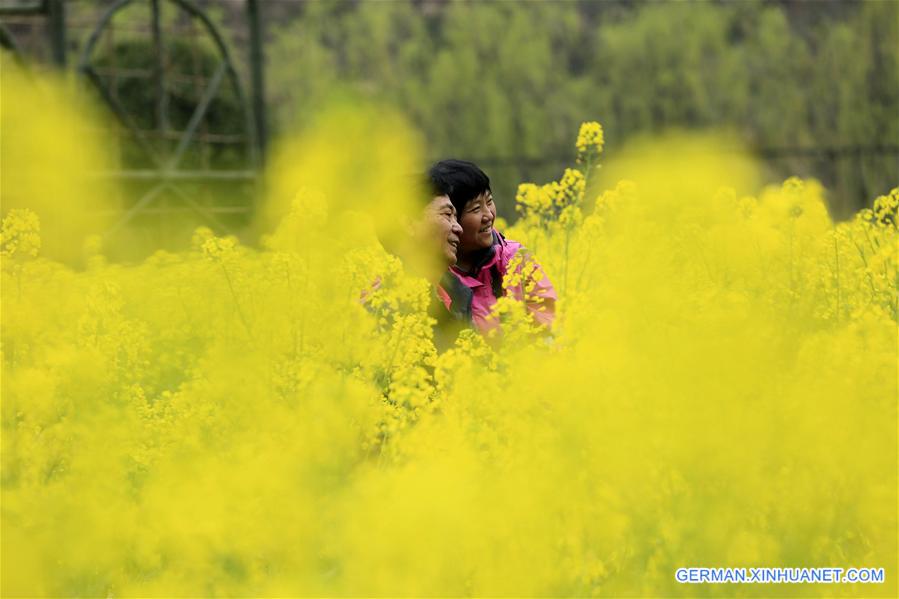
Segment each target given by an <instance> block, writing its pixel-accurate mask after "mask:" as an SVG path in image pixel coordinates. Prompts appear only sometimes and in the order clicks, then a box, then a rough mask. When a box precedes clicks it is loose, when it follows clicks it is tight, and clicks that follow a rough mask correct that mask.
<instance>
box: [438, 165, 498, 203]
mask: <svg viewBox="0 0 899 599" xmlns="http://www.w3.org/2000/svg"><path fill="white" fill-rule="evenodd" d="M428 179H429V180H430V185H431V188H432V189H433V190H434V191H435V195H444V194H445V195H448V196H449V198H450V201H451V202H452V203H453V206H454V207H455V208H456V214H462V210H463V209H464V208H465V204H467V203H468V202H469V201H470V200H473V199H474V198H476V197H478V196H479V195H481V194H482V193H484V192H487V191H491V189H490V177H488V176H487V174H486V173H484V171H482V170H481V169H480V168H478V166H477V165H476V164H475V163H473V162H468V161H467V160H456V159H448V160H441V161H440V162H437V163H435V164H434V165H433V166H431V168H430V169H428ZM438 192H439V193H438Z"/></svg>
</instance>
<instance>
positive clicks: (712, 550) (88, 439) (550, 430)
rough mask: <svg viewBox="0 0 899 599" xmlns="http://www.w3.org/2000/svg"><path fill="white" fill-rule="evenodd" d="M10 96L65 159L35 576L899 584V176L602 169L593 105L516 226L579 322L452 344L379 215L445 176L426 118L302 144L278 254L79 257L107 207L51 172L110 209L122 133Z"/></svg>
mask: <svg viewBox="0 0 899 599" xmlns="http://www.w3.org/2000/svg"><path fill="white" fill-rule="evenodd" d="M22 85H25V84H24V83H23V84H22ZM10 89H11V88H6V89H5V90H4V91H5V97H4V105H3V122H2V126H3V134H4V135H3V137H4V140H5V142H4V143H12V142H11V141H10V140H17V139H18V140H27V141H28V143H29V144H30V146H29V147H33V148H36V149H45V150H46V154H43V155H42V154H41V152H38V151H35V152H34V154H33V155H32V156H31V157H30V158H31V159H33V160H36V161H37V162H36V163H34V164H32V167H31V169H30V170H29V169H26V168H24V167H23V168H22V169H18V170H14V169H13V166H14V165H15V161H16V157H15V154H10V153H9V150H10V147H6V146H5V147H4V148H3V152H4V158H5V166H4V173H3V177H4V183H3V202H4V209H3V223H2V433H3V440H2V555H3V559H2V594H3V595H4V596H108V597H119V596H145V597H149V596H154V597H155V596H160V597H161V596H300V595H303V596H306V595H314V596H323V595H338V596H346V595H351V596H363V595H364V596H381V595H415V596H420V595H428V596H431V595H442V596H457V595H479V596H483V595H489V596H497V595H503V596H509V595H515V596H537V595H539V596H570V595H576V596H587V595H597V596H641V597H647V596H653V597H656V596H695V595H709V596H736V595H739V596H772V595H774V596H817V595H824V594H826V595H839V596H859V595H864V596H884V597H889V596H895V595H896V593H897V586H896V576H897V566H896V560H897V550H896V530H897V514H896V505H897V503H896V502H897V495H896V493H897V490H896V488H897V445H896V436H897V430H896V429H897V413H896V409H897V308H899V305H897V286H899V272H897V222H899V221H897V209H899V189H893V190H892V191H890V192H889V193H888V194H887V195H884V196H881V197H878V198H876V199H874V200H873V203H872V207H871V208H870V209H867V210H863V211H861V212H860V213H858V214H857V215H856V216H855V218H854V219H852V220H851V221H848V222H842V223H834V222H833V221H832V220H831V219H830V217H829V216H828V212H827V209H826V205H825V203H824V190H822V189H821V188H820V186H818V185H817V184H816V183H815V182H814V181H802V180H799V179H790V180H788V181H786V182H784V183H783V184H782V185H774V186H767V187H765V186H759V185H758V182H757V176H756V173H755V172H754V167H753V165H752V161H751V160H750V159H749V158H747V157H745V156H742V155H736V154H723V153H718V154H714V153H712V154H710V153H709V151H707V150H708V149H709V148H712V149H714V148H715V147H717V146H715V145H714V143H715V142H714V140H712V139H711V138H698V139H697V138H695V137H691V138H688V137H675V138H670V139H668V140H667V141H663V142H655V143H651V144H648V145H647V146H646V147H643V148H638V149H636V150H634V152H635V154H634V155H633V156H630V158H629V159H625V160H623V161H622V162H620V163H618V164H616V163H615V157H609V158H608V164H603V165H602V166H603V168H602V169H599V168H598V167H599V166H600V163H605V162H607V158H606V155H605V153H604V151H603V150H604V147H603V144H604V139H603V135H602V128H601V127H600V125H599V124H598V123H585V124H584V125H583V126H582V127H581V130H580V134H579V135H578V137H577V141H576V149H577V152H578V160H577V163H576V164H575V165H572V168H569V169H567V170H565V172H564V174H563V175H562V177H561V178H560V179H559V180H558V181H554V182H551V183H547V184H542V185H537V184H524V185H521V186H520V187H519V192H518V195H517V197H516V198H515V199H514V201H515V206H516V210H517V212H518V214H519V219H518V220H517V221H516V222H515V223H514V224H513V225H511V226H505V227H504V232H505V233H506V234H507V235H508V236H509V237H510V238H512V239H515V240H517V241H521V242H522V243H523V244H524V245H525V246H526V247H528V248H529V249H530V250H531V252H532V254H533V255H534V256H535V257H536V258H537V259H538V260H539V262H540V263H541V264H542V266H543V267H544V269H545V270H546V272H547V273H548V274H549V276H550V278H551V279H552V281H553V282H554V284H555V285H556V288H557V289H558V291H559V294H560V302H559V305H558V315H557V323H556V326H555V328H554V330H553V333H552V335H551V336H549V335H547V334H546V332H545V331H541V330H539V329H537V328H536V327H535V326H534V324H533V323H532V322H531V321H530V320H529V317H528V315H527V312H526V310H524V308H523V307H522V305H521V304H519V303H516V302H514V301H511V300H510V299H509V298H504V299H502V300H500V303H499V305H498V308H497V313H496V317H497V318H498V319H499V320H500V322H501V332H497V333H494V334H493V335H492V336H490V337H489V338H482V337H481V336H480V335H479V334H477V333H475V332H473V331H465V332H463V333H462V334H461V335H460V337H459V339H458V340H457V341H456V343H455V345H454V346H453V347H451V348H450V349H449V350H447V351H444V352H442V353H439V352H438V351H437V349H436V348H435V346H434V343H433V339H432V332H431V327H430V320H429V316H428V315H427V312H426V308H427V305H428V301H429V293H430V291H429V288H428V284H427V283H426V282H425V281H423V280H420V279H417V278H414V277H412V276H410V275H408V274H407V273H406V269H405V267H404V263H403V261H402V260H401V259H400V258H398V257H397V256H395V255H392V254H390V253H388V252H387V251H386V250H385V249H384V247H383V246H382V244H381V243H379V241H378V238H376V237H375V235H374V232H375V231H376V230H377V231H378V232H380V233H382V234H383V232H384V231H385V230H387V232H388V235H389V234H390V228H391V227H392V226H393V227H396V226H397V225H396V222H395V221H400V220H401V219H400V218H397V217H396V215H400V216H402V215H404V214H409V213H410V212H411V211H413V210H414V208H412V207H411V206H413V204H412V202H414V198H411V197H404V194H405V195H408V194H407V193H405V192H404V191H403V190H402V188H398V187H397V186H395V185H394V183H395V181H394V180H392V179H390V178H389V177H387V176H386V175H382V174H383V173H389V172H396V171H401V170H403V168H406V167H407V165H408V164H410V163H414V156H415V155H416V154H415V150H416V146H415V139H414V135H413V134H412V133H410V132H408V131H405V130H403V129H402V127H401V125H400V124H399V123H398V122H395V121H393V120H391V119H389V118H386V119H385V117H383V115H378V116H377V118H366V117H362V116H358V115H352V114H348V113H346V112H343V113H339V114H337V115H336V116H334V117H333V118H331V119H330V120H329V119H328V118H325V119H323V121H322V124H321V125H320V127H319V128H318V129H316V130H314V131H311V132H307V134H306V135H305V136H303V137H301V138H298V139H297V140H295V141H292V142H288V143H285V144H284V145H283V147H282V149H281V152H280V153H279V155H278V158H276V159H275V160H273V161H272V164H271V168H270V171H269V173H268V176H269V185H268V196H267V199H266V204H265V206H264V207H263V209H262V210H261V214H262V216H261V217H260V224H259V229H260V230H261V231H264V232H265V234H264V235H262V236H261V237H259V238H258V239H259V241H258V243H256V242H255V241H253V240H252V239H249V238H247V239H244V240H243V242H241V241H239V240H238V239H237V238H235V237H228V236H225V237H221V236H216V235H215V234H214V233H213V232H212V231H210V230H208V229H203V228H201V229H198V230H197V231H196V233H195V235H194V242H193V245H192V249H190V250H187V251H183V252H180V253H173V252H165V251H159V252H156V253H154V254H153V255H151V256H150V257H148V258H147V259H146V260H143V261H140V262H137V263H130V264H124V263H114V262H112V261H110V260H108V258H107V257H105V256H104V252H103V247H102V243H101V242H100V241H98V239H97V238H95V237H91V238H88V239H87V243H86V245H85V247H86V248H87V249H86V250H85V252H86V254H85V258H84V260H83V262H81V263H74V262H76V261H72V260H70V261H66V260H65V259H63V258H58V257H59V256H64V255H66V254H65V253H64V249H65V247H69V246H71V245H72V243H74V242H72V240H73V239H76V238H78V235H80V234H81V232H83V231H86V230H87V228H86V225H84V223H82V222H81V221H77V222H75V221H73V220H72V219H67V218H62V217H61V216H60V214H61V213H60V212H59V211H60V210H63V209H69V208H60V207H59V206H55V205H54V204H53V198H54V196H50V197H48V195H47V194H48V193H56V194H58V195H57V196H55V197H58V198H62V197H65V198H66V200H67V202H68V203H67V204H66V205H67V206H68V205H70V204H71V205H74V206H76V207H77V206H84V205H86V204H88V203H91V202H93V203H94V204H102V197H103V194H104V193H106V191H105V190H103V189H102V188H100V187H97V186H96V184H92V183H90V184H89V183H87V182H85V181H84V180H82V178H81V177H80V170H81V169H84V168H87V166H92V165H93V166H95V165H96V164H100V163H102V162H103V160H106V158H104V157H103V156H104V152H103V148H102V146H101V145H99V144H98V143H96V142H92V141H90V140H85V141H83V142H81V143H78V144H75V143H72V142H70V141H64V142H63V143H56V142H55V140H56V136H57V135H58V134H59V129H58V127H62V126H67V127H75V125H76V124H77V123H78V121H79V120H80V121H84V120H85V119H89V118H91V117H89V115H86V113H84V112H82V111H76V110H75V109H73V108H71V107H69V106H68V105H67V104H66V103H65V102H62V101H59V98H58V97H57V96H55V95H54V94H63V92H62V91H59V90H57V89H56V88H55V87H53V86H49V84H48V87H47V89H45V90H44V91H45V93H46V94H47V96H46V97H45V99H44V100H37V99H35V96H27V99H26V96H24V95H20V96H18V99H17V97H16V96H15V94H13V93H11V92H10ZM54 90H55V91H54ZM66 93H68V92H66ZM38 114H40V115H41V117H42V118H37V116H38ZM48 123H49V124H48ZM54 124H55V127H54V126H50V125H54ZM572 133H574V132H572ZM354 135H355V136H357V137H354V138H352V139H361V138H365V139H367V140H368V141H369V142H370V143H367V144H365V145H362V144H356V143H353V144H348V143H346V140H347V139H348V138H351V136H354ZM7 156H11V157H10V158H8V162H7ZM625 158H626V157H625ZM91 161H94V162H91ZM10 164H12V165H13V166H10ZM48 172H49V173H55V176H53V177H47V176H46V173H48ZM406 172H408V171H406ZM753 186H756V187H755V188H754V189H753V188H752V187H753ZM747 188H748V189H747ZM498 201H511V198H506V199H500V200H498ZM79 202H81V203H80V204H79ZM60 203H62V202H60ZM94 204H91V205H94ZM288 204H289V206H288ZM50 225H52V226H53V227H56V229H54V231H61V232H60V233H57V232H54V233H52V234H49V233H48V232H47V230H45V229H46V228H47V227H50ZM63 233H65V235H63ZM394 233H395V231H394ZM81 240H82V241H84V236H83V235H82V237H81ZM63 241H65V242H66V243H67V244H68V245H66V244H65V243H63ZM53 247H55V248H63V249H60V250H58V251H59V253H57V254H55V256H57V258H58V259H52V258H48V257H45V256H44V252H45V251H50V248H53ZM375 280H380V281H381V284H380V285H379V286H378V287H377V289H375V290H373V291H372V292H371V296H370V297H369V299H368V301H367V302H362V301H360V294H361V293H362V292H363V291H365V290H369V289H371V283H372V281H375ZM517 283H518V282H517V281H507V282H506V284H507V285H514V284H517ZM684 566H744V567H754V566H772V567H774V566H784V567H787V566H796V567H811V566H820V567H823V566H838V567H843V566H847V567H848V566H856V567H862V566H865V567H883V568H885V571H886V576H885V583H884V584H881V585H862V584H857V585H851V584H846V585H820V584H819V585H812V584H801V585H754V586H750V585H734V584H722V585H706V586H702V587H698V586H692V585H681V584H679V583H677V581H676V580H675V578H674V572H675V570H676V569H677V568H679V567H684Z"/></svg>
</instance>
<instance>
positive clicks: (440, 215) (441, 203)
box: [425, 195, 462, 266]
mask: <svg viewBox="0 0 899 599" xmlns="http://www.w3.org/2000/svg"><path fill="white" fill-rule="evenodd" d="M425 223H426V224H427V226H428V227H427V228H428V229H430V231H429V235H428V237H429V238H430V239H431V240H432V241H433V243H434V244H435V245H436V246H437V247H435V250H436V252H435V253H437V255H439V256H440V257H441V258H442V259H444V260H445V262H446V265H447V266H450V265H452V264H455V263H456V254H457V253H458V251H459V243H460V240H461V236H462V227H461V226H460V225H459V222H458V221H457V220H456V209H455V208H454V207H453V203H452V202H450V199H449V196H445V195H443V196H437V197H435V198H434V199H432V200H431V203H430V204H428V206H427V208H425Z"/></svg>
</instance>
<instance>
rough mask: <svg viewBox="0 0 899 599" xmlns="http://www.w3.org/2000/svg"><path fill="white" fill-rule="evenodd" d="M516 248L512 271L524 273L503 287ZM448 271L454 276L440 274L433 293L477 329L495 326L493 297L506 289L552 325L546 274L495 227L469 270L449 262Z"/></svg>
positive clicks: (554, 297)
mask: <svg viewBox="0 0 899 599" xmlns="http://www.w3.org/2000/svg"><path fill="white" fill-rule="evenodd" d="M519 252H522V253H523V257H524V259H523V260H521V261H520V262H519V263H518V264H517V265H516V266H515V273H516V274H521V273H524V276H522V279H521V281H519V282H518V283H517V284H515V285H514V286H511V287H507V288H505V289H504V287H503V280H504V279H505V278H506V275H507V273H508V269H509V266H510V265H509V263H510V262H511V261H512V258H513V257H514V256H515V255H516V254H517V253H519ZM450 273H451V274H452V275H453V276H454V278H455V280H450V281H447V277H444V280H443V281H442V282H441V287H440V288H439V289H438V294H437V295H438V297H439V298H440V299H441V300H442V301H443V304H444V305H445V306H446V308H447V309H448V310H450V312H452V313H454V314H456V315H457V316H458V317H460V318H466V319H470V320H471V322H472V324H474V326H475V327H476V328H477V329H478V330H480V331H482V332H485V331H488V330H490V329H492V328H494V327H496V324H497V323H496V322H495V321H492V320H490V319H489V318H488V317H489V315H490V310H491V309H492V308H493V305H494V304H495V303H496V300H497V298H498V297H502V296H503V295H505V294H506V292H509V293H511V294H512V297H514V298H515V299H517V300H519V301H523V302H525V304H526V306H527V309H528V311H529V312H530V313H531V314H532V315H533V317H534V320H536V321H537V322H538V323H540V324H541V325H543V326H545V327H546V328H550V327H551V326H552V322H553V318H554V317H555V307H556V300H558V299H559V298H558V296H557V295H556V290H555V289H553V286H552V283H550V281H549V277H547V276H546V273H545V272H544V271H543V268H542V267H541V266H540V265H539V264H537V263H536V262H535V261H534V260H533V258H530V257H529V255H528V254H527V249H525V248H524V247H522V245H521V244H520V243H518V242H517V241H511V240H508V239H506V238H505V237H503V236H502V234H501V233H500V232H499V231H497V230H496V229H494V230H493V247H492V248H490V251H488V252H485V255H484V257H483V258H482V260H481V262H480V263H479V264H478V265H477V266H476V267H475V269H474V271H473V272H469V273H466V272H463V271H461V270H459V269H458V268H457V267H455V266H453V267H452V268H450ZM447 283H451V284H447ZM530 284H533V285H534V287H533V289H531V290H530V291H525V289H526V288H527V287H528V286H529V285H530ZM451 287H452V288H455V289H452V288H451ZM460 290H461V293H460Z"/></svg>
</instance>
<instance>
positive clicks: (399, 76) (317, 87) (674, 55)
mask: <svg viewBox="0 0 899 599" xmlns="http://www.w3.org/2000/svg"><path fill="white" fill-rule="evenodd" d="M897 6H899V5H897V4H895V3H890V2H865V3H860V4H859V5H857V6H855V7H850V8H846V9H840V10H839V11H837V10H833V11H831V12H832V13H835V14H831V15H827V16H819V17H815V18H814V19H813V18H811V17H809V16H808V14H806V16H805V17H803V18H798V17H796V15H788V12H787V10H786V9H785V8H784V7H783V6H781V5H777V4H774V5H772V4H769V3H761V2H739V3H732V4H713V3H664V4H662V3H647V4H640V5H637V6H636V7H631V6H624V5H621V4H618V3H600V4H591V3H569V2H522V3H513V2H487V3H474V2H472V3H469V2H447V3H439V4H438V3H420V4H419V3H407V2H384V3H365V2H362V3H331V2H327V3H325V2H313V3H309V4H307V5H306V6H305V8H304V9H303V10H302V12H301V13H299V14H298V15H297V16H296V18H293V19H283V20H281V21H280V22H279V23H277V24H273V25H272V26H271V29H272V41H271V43H270V44H269V46H268V48H267V52H268V62H267V64H268V69H269V70H268V85H269V92H268V93H269V98H270V100H271V102H272V108H273V112H274V120H275V121H276V124H277V125H278V126H279V127H280V128H281V129H284V128H289V127H292V126H296V125H302V124H304V123H305V122H306V121H307V119H308V118H309V117H310V116H311V115H312V114H313V113H314V112H315V110H316V109H317V108H318V107H320V106H322V104H323V103H324V102H326V101H327V100H328V99H329V98H331V97H333V95H334V94H343V95H345V94H347V93H351V94H354V95H358V96H362V97H365V98H369V99H371V98H375V99H378V100H381V101H386V102H388V103H390V104H393V105H395V106H397V107H399V108H400V109H401V110H403V111H404V112H405V113H406V114H408V115H409V116H410V117H411V118H412V119H413V121H414V122H415V123H416V124H417V125H418V126H419V127H420V128H421V129H422V130H423V132H424V133H425V136H426V139H427V141H428V144H429V154H430V156H431V157H434V158H436V157H444V156H450V155H454V156H460V157H469V158H472V159H475V160H478V159H485V160H483V161H482V162H483V166H484V167H485V169H486V170H487V171H488V173H489V174H490V175H491V176H492V178H493V179H494V180H495V181H496V183H497V188H498V191H499V196H500V197H501V198H502V197H505V198H506V199H507V200H511V197H512V195H513V192H514V187H513V185H514V182H515V181H519V180H522V179H531V180H543V179H548V178H554V177H556V176H558V175H559V173H560V172H561V169H562V166H563V165H564V164H565V163H566V162H568V161H569V160H570V159H571V158H572V156H571V152H570V149H569V147H568V141H567V139H566V136H567V135H568V132H569V131H571V130H572V129H574V128H575V127H576V126H577V124H578V123H579V122H581V121H584V120H589V119H591V118H596V117H599V118H601V119H602V121H603V123H604V124H605V127H606V129H607V131H608V133H609V136H610V137H611V138H613V139H616V140H619V142H622V141H623V140H626V139H627V138H629V137H631V136H634V135H638V134H641V133H653V132H658V131H660V130H662V129H665V128H670V127H687V128H707V127H726V128H730V129H734V130H736V131H738V132H739V133H740V134H741V135H742V137H743V138H744V139H746V140H747V142H748V143H749V144H751V145H752V146H755V147H758V148H796V147H812V148H815V147H844V146H856V145H864V146H877V145H884V144H896V143H897V142H899V118H897V117H896V116H895V115H897V114H899V97H897V94H899V92H897V90H899V75H897V73H899V66H897V65H899V49H897V48H899V46H897V45H896V44H895V43H894V40H895V39H897V37H899V33H897V22H899V12H897ZM792 12H793V13H795V12H797V11H792ZM820 12H825V11H820ZM800 16H801V15H800ZM496 157H504V158H505V157H508V158H512V160H511V161H510V162H497V161H494V162H491V161H490V160H486V159H490V158H496ZM895 159H896V157H895V155H892V156H890V155H865V156H859V157H853V156H851V155H850V156H848V157H843V158H829V157H827V156H821V157H807V156H799V157H795V156H781V155H778V156H776V157H774V158H772V160H771V161H770V166H771V169H772V172H771V173H770V174H771V177H772V178H781V177H784V176H787V175H788V174H800V175H804V176H815V177H817V178H819V179H821V180H822V181H823V182H824V183H825V184H826V186H827V187H828V188H830V189H833V190H834V194H833V196H832V197H830V198H829V201H830V205H831V209H832V211H834V213H835V215H837V216H848V215H849V214H850V213H851V212H853V211H854V210H856V209H858V208H860V207H861V206H863V205H864V204H865V203H866V201H867V198H869V197H871V196H873V195H876V194H879V193H885V192H886V191H887V190H889V189H890V188H891V187H892V186H893V185H895V173H894V171H895ZM501 204H506V210H507V212H506V216H509V215H510V214H509V211H508V208H509V206H510V205H511V201H506V202H501Z"/></svg>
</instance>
